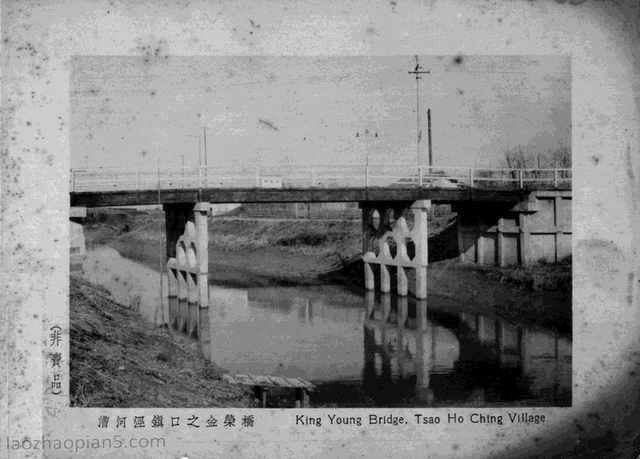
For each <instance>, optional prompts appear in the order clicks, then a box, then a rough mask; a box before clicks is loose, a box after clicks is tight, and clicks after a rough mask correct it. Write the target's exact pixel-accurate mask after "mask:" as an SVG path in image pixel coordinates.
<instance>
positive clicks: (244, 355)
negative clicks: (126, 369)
mask: <svg viewBox="0 0 640 459" xmlns="http://www.w3.org/2000/svg"><path fill="white" fill-rule="evenodd" d="M240 293H244V295H240V296H242V298H240V297H239V296H238V295H239V294H240ZM364 293H365V294H364V297H363V296H362V295H363V291H362V290H359V291H353V292H351V291H348V290H346V289H338V288H330V289H328V288H326V287H317V288H316V287H306V288H304V289H298V288H278V289H272V288H255V289H250V290H248V291H245V292H235V291H234V295H233V297H234V298H235V299H234V301H233V302H231V303H229V305H228V306H226V307H221V308H220V311H219V312H220V314H218V315H216V323H217V326H215V327H214V326H212V328H211V330H212V332H213V331H214V330H217V336H216V337H213V336H212V339H211V349H212V355H220V354H219V353H220V352H224V355H225V359H226V360H227V361H226V362H225V365H230V366H231V367H233V368H234V370H233V371H234V372H239V373H242V372H247V373H256V374H257V373H261V372H266V373H264V374H278V375H281V376H287V377H302V378H304V379H307V380H310V381H312V382H314V384H316V385H317V391H315V392H314V393H313V394H312V397H311V402H312V404H314V405H316V404H319V405H337V406H463V405H466V404H468V403H469V402H474V403H475V404H476V405H477V406H496V405H502V406H504V405H515V404H517V405H531V406H535V405H537V406H541V405H543V406H565V405H570V403H571V339H570V338H569V337H563V336H559V335H557V334H554V333H552V332H550V331H546V330H542V329H540V328H535V327H530V326H527V325H523V324H513V323H509V322H506V321H503V320H498V319H496V318H492V317H487V316H485V315H482V314H476V313H468V312H463V311H465V310H468V308H461V307H460V306H455V305H453V304H452V303H451V302H450V301H445V300H444V299H442V300H441V299H439V298H430V299H429V300H428V303H427V300H417V299H415V298H411V297H400V296H397V295H392V294H380V293H374V292H364ZM236 297H237V298H236ZM427 304H428V306H427ZM455 311H457V312H455ZM227 314H231V316H229V317H227ZM221 321H222V322H221ZM223 324H226V325H223ZM232 330H233V331H234V333H235V335H234V336H243V337H247V338H246V343H244V342H243V344H242V346H240V348H238V346H239V344H238V341H237V340H235V341H234V342H235V344H234V345H233V346H231V345H227V344H226V343H227V342H228V340H229V338H230V337H231V336H232V335H230V334H229V333H230V332H231V331H232ZM274 340H277V342H278V346H277V349H279V350H276V351H273V347H272V346H271V347H270V345H271V343H273V342H275V341H274ZM266 344H269V346H267V345H266ZM221 346H222V347H224V348H225V350H224V351H222V349H221ZM267 349H272V350H271V351H267ZM243 359H244V360H243ZM239 362H244V363H239ZM280 363H282V364H283V365H282V366H280Z"/></svg>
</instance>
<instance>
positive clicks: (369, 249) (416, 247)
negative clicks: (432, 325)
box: [360, 200, 431, 299]
mask: <svg viewBox="0 0 640 459" xmlns="http://www.w3.org/2000/svg"><path fill="white" fill-rule="evenodd" d="M430 207H431V201H428V200H420V201H415V202H413V203H412V202H378V203H361V204H360V208H361V209H362V252H363V257H362V259H363V261H364V277H365V288H366V289H367V290H374V289H375V276H374V272H373V265H378V266H379V267H380V291H381V292H383V293H387V292H390V291H391V273H390V268H391V267H394V268H395V269H396V270H397V293H398V295H400V296H406V295H407V294H408V293H409V281H408V277H407V269H413V270H415V289H414V294H415V296H416V297H417V298H419V299H424V298H426V297H427V265H428V264H429V247H428V232H427V213H428V211H429V209H430ZM409 222H410V223H411V226H410V223H409Z"/></svg>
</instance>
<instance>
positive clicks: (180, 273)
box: [163, 202, 210, 351]
mask: <svg viewBox="0 0 640 459" xmlns="http://www.w3.org/2000/svg"><path fill="white" fill-rule="evenodd" d="M163 209H164V212H165V222H166V238H167V239H166V240H167V274H168V278H169V326H170V327H171V328H172V329H174V330H178V331H180V332H181V333H185V334H187V335H189V336H191V337H194V338H198V339H200V341H202V342H203V349H205V350H207V351H209V346H208V345H207V342H208V341H209V339H210V337H209V282H208V281H209V253H208V245H209V232H208V231H209V228H208V226H209V225H208V213H209V210H210V205H209V203H208V202H198V203H195V204H165V205H164V206H163Z"/></svg>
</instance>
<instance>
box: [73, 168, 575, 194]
mask: <svg viewBox="0 0 640 459" xmlns="http://www.w3.org/2000/svg"><path fill="white" fill-rule="evenodd" d="M70 180H71V183H70V190H71V191H72V192H83V191H139V190H154V189H200V188H245V189H246V188H282V189H296V188H297V189H308V188H315V189H340V188H416V187H421V188H445V189H447V188H451V189H454V188H460V189H464V188H479V189H496V190H500V189H505V190H508V189H571V180H572V172H571V169H496V168H469V167H466V168H465V167H429V166H416V165H378V164H372V165H368V166H367V165H325V166H297V165H278V166H230V167H207V168H205V167H160V168H153V169H151V168H138V169H128V168H98V169H72V170H71V177H70Z"/></svg>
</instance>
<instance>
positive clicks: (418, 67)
mask: <svg viewBox="0 0 640 459" xmlns="http://www.w3.org/2000/svg"><path fill="white" fill-rule="evenodd" d="M408 73H410V74H414V75H415V76H416V123H417V131H416V132H417V135H418V141H417V142H416V156H417V158H416V159H417V161H418V166H420V140H421V139H422V130H420V83H419V81H420V80H421V79H422V77H421V76H420V75H422V74H424V73H431V70H426V71H425V70H422V66H421V65H420V62H419V61H418V55H417V54H416V68H415V69H414V70H413V71H409V72H408ZM428 113H429V116H430V113H431V112H430V111H429V112H428ZM429 165H431V157H430V158H429Z"/></svg>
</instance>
